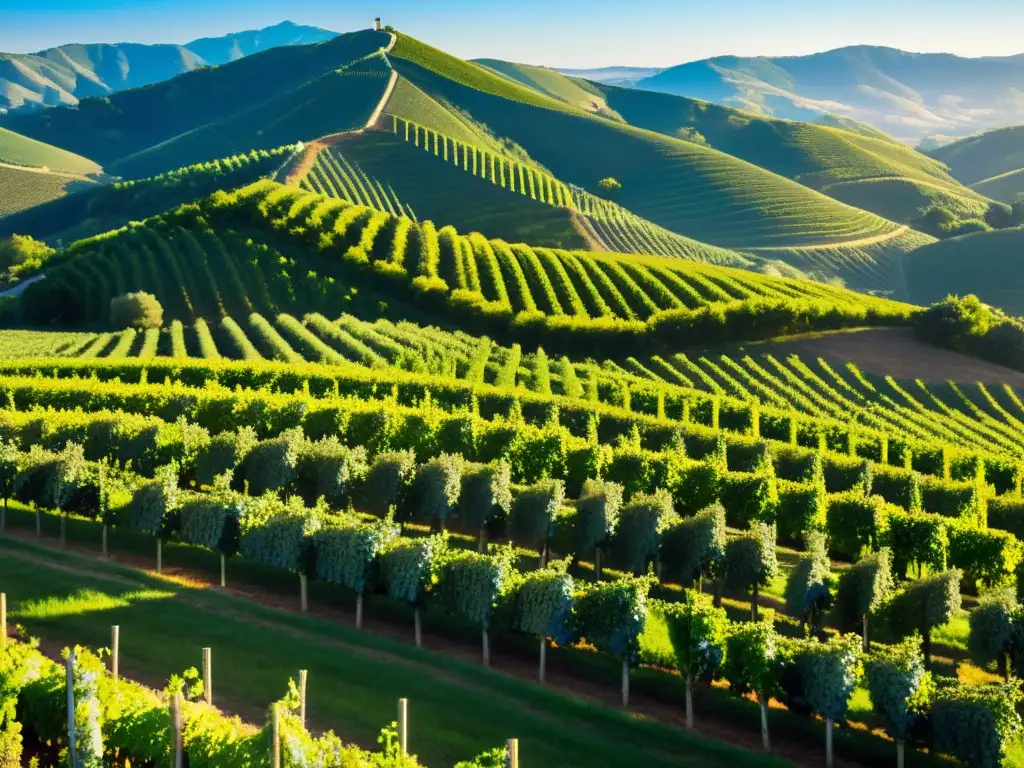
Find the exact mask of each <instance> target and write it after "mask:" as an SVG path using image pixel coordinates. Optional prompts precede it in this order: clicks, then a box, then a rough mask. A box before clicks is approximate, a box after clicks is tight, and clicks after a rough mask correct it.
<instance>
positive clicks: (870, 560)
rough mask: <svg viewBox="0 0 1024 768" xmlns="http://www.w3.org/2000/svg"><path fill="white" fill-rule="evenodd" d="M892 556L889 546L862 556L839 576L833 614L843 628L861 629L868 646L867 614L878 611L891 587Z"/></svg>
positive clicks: (865, 644)
mask: <svg viewBox="0 0 1024 768" xmlns="http://www.w3.org/2000/svg"><path fill="white" fill-rule="evenodd" d="M891 564H892V558H891V554H890V552H889V550H888V549H885V548H883V549H880V550H879V551H878V552H875V553H873V554H870V555H867V556H865V557H862V558H861V559H860V560H858V561H857V562H856V563H854V564H853V565H851V566H850V567H849V568H847V569H846V570H845V571H843V573H842V575H841V576H840V577H839V584H838V586H837V588H836V602H835V612H834V617H835V621H836V624H837V625H838V626H839V628H840V629H841V630H843V631H848V630H853V629H857V628H860V629H861V630H862V634H863V642H864V649H865V650H867V649H868V616H869V615H870V614H871V613H873V612H874V611H876V610H878V608H880V607H881V606H882V605H883V604H884V602H885V601H886V600H887V599H888V597H889V595H890V594H891V593H892V590H893V581H892V567H891Z"/></svg>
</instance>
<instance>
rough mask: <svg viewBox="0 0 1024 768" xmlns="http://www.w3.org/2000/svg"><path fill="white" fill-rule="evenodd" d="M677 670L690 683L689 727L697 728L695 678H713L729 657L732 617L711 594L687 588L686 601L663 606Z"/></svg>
mask: <svg viewBox="0 0 1024 768" xmlns="http://www.w3.org/2000/svg"><path fill="white" fill-rule="evenodd" d="M662 613H663V615H664V616H665V622H666V623H667V624H668V634H669V637H670V638H671V639H672V649H673V650H674V651H675V656H676V669H678V670H679V674H681V675H682V676H683V680H684V681H685V684H686V727H687V728H693V681H694V680H698V679H702V678H707V679H710V678H711V677H712V676H713V675H714V674H715V673H716V672H717V671H718V669H719V667H721V665H722V660H723V658H724V657H725V637H726V630H727V628H728V625H729V620H728V618H727V617H726V615H725V609H723V608H717V607H715V606H714V604H713V603H712V601H711V598H710V597H709V596H708V595H703V594H701V593H700V592H694V591H692V590H687V591H686V592H685V593H684V597H683V600H682V601H681V602H676V603H666V604H664V605H663V606H662Z"/></svg>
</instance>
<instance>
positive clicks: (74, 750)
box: [66, 648, 78, 768]
mask: <svg viewBox="0 0 1024 768" xmlns="http://www.w3.org/2000/svg"><path fill="white" fill-rule="evenodd" d="M66 666H67V686H68V749H69V751H70V752H71V768H78V739H77V737H76V736H75V650H74V649H73V648H72V649H71V651H70V652H69V653H68V660H67V665H66Z"/></svg>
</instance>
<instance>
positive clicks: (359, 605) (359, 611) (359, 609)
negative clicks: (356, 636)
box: [356, 592, 363, 629]
mask: <svg viewBox="0 0 1024 768" xmlns="http://www.w3.org/2000/svg"><path fill="white" fill-rule="evenodd" d="M362 628H363V593H362V592H360V593H358V594H357V595H356V629H362Z"/></svg>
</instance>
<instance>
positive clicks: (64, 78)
mask: <svg viewBox="0 0 1024 768" xmlns="http://www.w3.org/2000/svg"><path fill="white" fill-rule="evenodd" d="M336 36H337V33H336V32H331V31H329V30H326V29H321V28H319V27H309V26H301V25H298V24H294V23H292V22H290V21H284V22H281V23H280V24H275V25H274V26H271V27H265V28H264V29H254V30H247V31H244V32H235V33H231V34H228V35H224V36H222V37H206V38H200V39H198V40H193V41H192V42H190V43H186V44H185V45H175V44H157V45H142V44H139V43H95V44H78V43H71V44H68V45H62V46H59V47H57V48H48V49H46V50H44V51H39V52H37V53H32V54H17V53H0V114H3V113H4V112H8V111H24V110H33V109H40V108H43V107H52V106H59V105H74V104H77V103H78V101H79V100H80V99H83V98H86V97H89V96H105V95H108V94H110V93H114V92H116V91H123V90H127V89H129V88H139V87H142V86H145V85H151V84H152V83H157V82H160V81H162V80H168V79H170V78H172V77H174V76H175V75H180V74H182V73H183V72H189V71H191V70H193V69H197V68H199V67H203V66H216V65H220V64H226V63H228V62H229V61H235V60H236V59H240V58H243V57H245V56H249V55H252V54H253V53H258V52H260V51H265V50H268V49H270V48H278V47H281V46H286V45H304V44H308V43H320V42H323V41H325V40H330V39H331V38H333V37H336Z"/></svg>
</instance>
